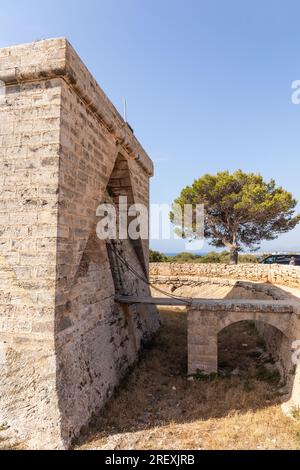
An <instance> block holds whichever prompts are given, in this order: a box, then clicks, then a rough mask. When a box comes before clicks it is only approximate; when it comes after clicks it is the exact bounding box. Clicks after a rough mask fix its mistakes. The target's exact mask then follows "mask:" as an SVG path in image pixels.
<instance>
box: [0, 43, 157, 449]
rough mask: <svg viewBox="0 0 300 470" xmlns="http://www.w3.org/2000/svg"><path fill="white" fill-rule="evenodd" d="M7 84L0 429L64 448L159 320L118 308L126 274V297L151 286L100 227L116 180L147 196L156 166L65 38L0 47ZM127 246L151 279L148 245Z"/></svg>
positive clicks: (0, 223) (1, 118) (0, 166)
mask: <svg viewBox="0 0 300 470" xmlns="http://www.w3.org/2000/svg"><path fill="white" fill-rule="evenodd" d="M0 80H2V81H4V82H5V83H6V85H7V86H6V91H7V93H6V96H5V101H4V102H2V103H1V105H0V188H1V198H0V234H1V241H0V283H1V290H0V304H1V310H0V363H1V365H0V429H1V430H3V429H4V430H5V431H1V433H5V436H7V437H8V438H14V439H15V440H19V441H22V442H24V443H25V445H26V446H28V447H30V448H65V447H68V446H69V445H70V443H71V441H72V439H73V438H75V437H76V436H78V434H79V433H80V430H81V428H82V427H83V426H85V425H86V424H87V423H88V422H89V420H90V418H91V417H92V416H93V414H94V413H96V412H98V411H99V409H100V408H101V407H102V406H103V405H104V404H105V402H106V401H107V399H108V398H109V397H110V396H111V395H112V393H113V390H114V387H115V386H116V385H117V384H118V383H119V380H120V378H122V377H123V375H124V374H125V373H126V370H127V368H128V366H129V365H131V364H132V363H133V362H134V361H135V359H136V357H137V354H138V351H139V349H140V347H141V346H142V344H143V343H144V342H145V341H147V339H148V338H149V337H151V335H152V334H153V333H154V332H155V331H156V329H157V328H158V326H159V317H158V314H157V311H156V309H155V308H154V307H152V306H144V307H141V308H139V309H136V308H134V307H132V308H130V309H125V308H121V307H120V306H118V305H116V304H115V302H114V295H115V291H116V284H115V282H114V275H115V274H116V273H115V272H116V271H117V274H118V276H119V277H120V279H121V280H122V293H123V294H134V295H149V292H148V287H147V286H145V285H144V284H143V283H142V282H140V281H138V280H137V279H135V278H134V277H133V276H132V275H131V274H130V273H129V272H128V270H126V269H124V267H123V266H120V265H119V264H118V263H117V262H115V264H114V265H112V261H111V260H110V259H109V256H108V251H107V247H106V244H105V242H103V241H100V240H99V239H98V238H97V237H96V231H95V230H96V224H97V222H98V220H99V219H98V218H97V217H96V208H97V206H98V205H99V204H100V203H101V202H104V201H106V200H107V198H108V195H107V192H106V188H107V186H108V184H110V183H111V184H112V185H113V186H114V190H115V194H121V195H126V196H128V199H129V201H132V202H136V203H144V204H148V198H149V177H150V176H151V175H152V172H153V165H152V162H151V160H150V159H149V157H148V156H147V154H146V153H145V151H144V150H143V149H142V147H141V145H140V144H139V142H138V141H137V139H136V138H135V136H134V134H133V133H132V131H131V130H130V129H129V127H128V126H127V124H126V123H125V122H124V121H123V119H122V118H121V116H120V115H119V114H118V112H117V111H116V109H115V108H114V106H113V105H112V104H111V103H110V102H109V100H108V98H107V97H106V96H105V94H104V93H103V91H102V90H101V89H100V87H99V86H98V84H97V83H96V81H95V80H94V79H93V77H92V76H91V75H90V73H89V72H88V70H87V69H86V67H85V66H84V64H83V63H82V62H81V60H80V59H79V57H78V56H77V54H76V53H75V51H74V50H73V49H72V47H71V46H70V44H69V43H68V41H66V40H65V39H57V40H56V39H55V40H47V41H39V42H36V43H33V44H28V45H22V46H16V47H12V48H6V49H0ZM116 175H117V176H118V178H116ZM128 175H130V177H128ZM119 249H120V250H122V254H123V256H124V257H125V258H126V259H127V260H128V261H130V263H131V264H132V265H133V266H134V267H135V269H136V270H137V271H138V272H140V274H143V275H145V272H147V270H148V266H147V261H146V260H147V259H148V243H147V241H145V242H143V243H141V244H140V245H134V244H132V243H131V242H129V241H128V242H123V243H120V245H119ZM1 436H2V434H1Z"/></svg>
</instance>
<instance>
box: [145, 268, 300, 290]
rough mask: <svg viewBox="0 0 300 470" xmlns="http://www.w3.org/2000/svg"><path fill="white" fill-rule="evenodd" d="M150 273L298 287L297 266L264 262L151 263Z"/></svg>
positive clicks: (299, 275)
mask: <svg viewBox="0 0 300 470" xmlns="http://www.w3.org/2000/svg"><path fill="white" fill-rule="evenodd" d="M150 275H151V277H152V278H155V277H159V276H173V277H176V276H177V277H179V278H182V277H194V276H197V277H206V278H222V279H234V280H248V281H256V282H269V283H272V284H279V285H284V286H289V287H296V288H298V287H300V268H299V267H297V266H295V267H294V266H284V265H279V264H278V265H275V264H273V265H264V264H239V265H237V266H234V265H227V264H204V263H203V264H202V263H183V264H180V263H151V264H150Z"/></svg>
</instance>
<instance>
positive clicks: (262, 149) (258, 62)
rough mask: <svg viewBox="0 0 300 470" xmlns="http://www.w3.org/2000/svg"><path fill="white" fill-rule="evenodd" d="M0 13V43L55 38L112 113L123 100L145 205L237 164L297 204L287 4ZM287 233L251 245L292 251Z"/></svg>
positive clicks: (299, 116)
mask: <svg viewBox="0 0 300 470" xmlns="http://www.w3.org/2000/svg"><path fill="white" fill-rule="evenodd" d="M0 11H1V29H0V47H3V46H8V45H11V44H17V43H23V42H31V41H33V40H37V39H45V38H49V37H58V36H59V37H61V36H65V37H67V38H68V39H69V40H70V42H71V43H72V45H73V46H74V47H75V49H76V50H77V52H78V53H79V55H80V56H81V57H82V59H83V60H84V62H85V63H86V65H87V66H88V68H89V69H90V71H91V72H92V73H93V75H94V76H95V78H96V79H97V80H98V82H99V84H100V85H101V87H102V88H103V89H104V91H105V92H106V94H107V95H108V97H109V98H110V99H111V100H112V102H113V103H114V104H115V106H116V107H117V108H118V109H119V110H120V111H121V112H122V99H123V97H124V96H126V99H127V103H128V120H129V122H130V123H131V125H132V126H133V127H134V129H135V134H136V136H137V137H138V139H139V140H140V141H141V143H142V144H143V146H144V148H145V149H146V150H147V152H148V153H149V155H150V156H151V157H152V158H153V160H154V163H155V173H156V174H155V177H154V179H153V180H152V183H151V198H152V202H155V203H171V202H172V200H173V199H174V198H175V197H176V196H177V195H178V194H179V192H180V190H181V189H182V187H184V186H186V185H188V184H190V183H192V182H193V180H194V179H195V178H196V177H199V176H200V175H202V174H203V173H206V172H210V173H215V172H217V171H219V170H224V169H228V170H230V171H234V170H236V169H237V168H242V169H243V170H245V171H254V172H260V173H261V174H263V176H264V177H265V178H267V179H269V178H271V177H273V178H275V179H276V181H277V182H278V184H280V185H283V186H284V187H285V188H286V189H288V190H290V191H291V192H293V194H294V196H295V197H296V198H299V200H300V158H299V157H300V105H298V106H296V105H293V104H292V102H291V93H292V90H291V83H292V81H293V80H297V79H300V46H299V44H300V22H299V18H300V3H299V2H298V1H296V0H295V1H294V0H286V1H284V2H283V1H279V0H272V1H271V0H264V1H262V0H260V1H258V0H251V1H250V0H249V1H247V0H245V1H243V2H241V1H240V0H239V1H238V0H206V1H202V0H198V1H197V0H185V1H177V0H160V1H158V0H109V1H108V0H107V1H103V0H97V1H96V0H94V1H93V0H85V1H84V2H79V1H76V0H73V1H70V0H60V1H58V0H52V1H51V2H41V1H36V0H27V1H26V2H24V1H21V0H19V1H17V0H11V1H10V2H7V1H5V2H4V1H3V0H0ZM299 236H300V227H298V228H297V229H295V230H294V231H293V232H291V233H289V234H287V235H284V236H282V237H280V238H279V239H278V240H276V241H274V242H268V243H263V244H262V248H263V249H265V250H281V249H286V250H288V249H299V250H300V243H299V241H300V240H299V239H300V237H299ZM152 247H153V248H156V249H161V250H164V251H169V252H173V251H180V250H182V249H184V245H183V243H182V242H180V241H173V242H170V241H169V242H165V241H155V242H152ZM204 250H207V246H206V247H205V248H204Z"/></svg>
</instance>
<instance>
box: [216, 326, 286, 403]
mask: <svg viewBox="0 0 300 470" xmlns="http://www.w3.org/2000/svg"><path fill="white" fill-rule="evenodd" d="M292 370H293V363H292V354H291V344H290V340H289V339H288V337H287V336H286V335H285V334H284V333H283V332H282V331H281V330H279V329H278V328H277V327H276V326H274V325H272V324H269V323H266V322H263V321H254V320H241V321H237V322H234V323H230V324H229V325H227V326H225V327H224V328H222V329H221V330H220V331H219V333H218V373H219V375H221V376H225V377H226V376H238V377H240V378H242V379H244V380H245V381H246V382H248V383H250V382H251V381H257V380H258V381H262V382H266V383H268V384H269V385H270V386H274V387H278V388H281V389H282V392H283V393H284V392H286V393H287V394H288V381H289V378H290V376H291V375H292ZM284 389H285V390H284Z"/></svg>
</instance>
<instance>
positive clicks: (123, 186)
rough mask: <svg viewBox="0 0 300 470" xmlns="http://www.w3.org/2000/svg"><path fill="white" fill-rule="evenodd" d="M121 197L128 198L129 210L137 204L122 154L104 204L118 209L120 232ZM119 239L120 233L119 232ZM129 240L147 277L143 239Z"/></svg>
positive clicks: (107, 189)
mask: <svg viewBox="0 0 300 470" xmlns="http://www.w3.org/2000/svg"><path fill="white" fill-rule="evenodd" d="M121 196H126V197H127V204H128V208H129V207H130V206H131V205H132V204H134V203H135V200H134V194H133V188H132V181H131V176H130V170H129V166H128V162H127V160H126V158H125V157H124V156H123V155H122V154H121V153H119V154H118V156H117V159H116V161H115V165H114V168H113V170H112V173H111V175H110V178H109V181H108V184H107V187H106V193H105V197H104V202H112V203H113V204H114V205H115V207H116V212H117V230H119V225H118V216H119V198H120V197H121ZM131 221H132V218H130V217H128V220H127V228H128V225H129V224H130V222H131ZM117 239H118V232H117ZM128 240H129V242H130V243H131V244H132V246H133V249H134V251H135V253H136V256H137V259H138V261H139V264H140V266H141V268H142V271H143V273H144V274H145V276H147V262H146V259H145V255H144V250H143V245H142V241H141V239H140V238H138V239H137V240H132V239H130V238H129V239H128ZM118 242H119V245H121V244H122V241H121V240H119V239H118ZM115 261H116V260H115Z"/></svg>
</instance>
